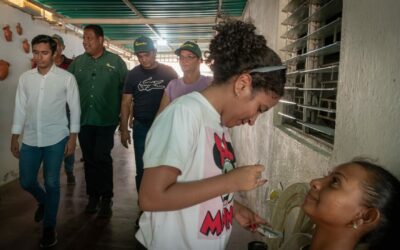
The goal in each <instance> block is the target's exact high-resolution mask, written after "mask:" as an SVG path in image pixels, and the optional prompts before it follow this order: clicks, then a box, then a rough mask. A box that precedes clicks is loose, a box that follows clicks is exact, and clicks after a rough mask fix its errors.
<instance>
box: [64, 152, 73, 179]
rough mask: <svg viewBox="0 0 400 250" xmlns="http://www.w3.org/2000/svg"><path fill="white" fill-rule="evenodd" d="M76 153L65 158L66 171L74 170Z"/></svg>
mask: <svg viewBox="0 0 400 250" xmlns="http://www.w3.org/2000/svg"><path fill="white" fill-rule="evenodd" d="M74 163H75V153H73V154H72V155H69V156H67V157H65V158H64V169H65V172H66V173H71V174H72V172H73V170H74Z"/></svg>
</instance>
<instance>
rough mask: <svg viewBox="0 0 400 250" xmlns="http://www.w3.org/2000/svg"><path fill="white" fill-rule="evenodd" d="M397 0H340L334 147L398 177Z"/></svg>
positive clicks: (337, 158) (337, 156)
mask: <svg viewBox="0 0 400 250" xmlns="http://www.w3.org/2000/svg"><path fill="white" fill-rule="evenodd" d="M399 10H400V1H397V0H386V1H374V0H365V1H362V4H359V2H358V1H350V0H347V1H344V4H343V24H342V25H343V29H342V30H343V35H342V37H343V38H342V45H341V46H342V48H341V49H342V50H341V61H342V63H341V65H340V85H339V89H338V100H337V101H338V103H337V109H338V112H337V123H336V128H337V129H336V134H335V140H336V143H335V148H334V153H333V159H332V162H334V163H337V162H343V161H345V160H347V159H349V158H351V157H352V156H353V155H361V154H362V155H366V156H369V157H372V158H374V159H376V160H378V161H379V162H380V163H382V164H383V165H385V166H387V168H388V169H390V170H391V171H392V172H393V173H395V174H396V175H397V176H398V177H400V157H399V153H400V65H399V58H400V27H399V24H400V15H399Z"/></svg>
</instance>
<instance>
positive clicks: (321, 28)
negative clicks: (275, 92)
mask: <svg viewBox="0 0 400 250" xmlns="http://www.w3.org/2000/svg"><path fill="white" fill-rule="evenodd" d="M282 11H283V12H284V13H286V15H287V18H286V19H285V20H284V21H283V22H282V25H285V26H286V32H285V33H284V34H283V35H282V36H281V38H283V39H285V41H286V45H285V47H283V48H282V49H281V50H282V51H283V52H284V54H285V58H286V60H285V61H284V63H285V64H286V65H287V68H288V70H287V83H286V87H285V96H284V97H283V98H282V100H281V101H280V102H281V103H282V105H283V109H282V112H279V113H278V114H279V115H281V116H282V120H283V123H284V124H288V125H290V126H292V127H295V128H297V129H298V130H299V131H301V132H302V133H304V134H307V135H309V136H312V137H313V138H315V139H317V140H320V141H323V142H326V143H328V144H333V143H334V135H335V119H336V93H337V84H338V74H339V63H340V38H341V16H342V0H329V1H328V0H291V1H289V3H288V4H287V5H286V6H285V7H284V8H283V9H282Z"/></svg>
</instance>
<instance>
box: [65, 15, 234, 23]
mask: <svg viewBox="0 0 400 250" xmlns="http://www.w3.org/2000/svg"><path fill="white" fill-rule="evenodd" d="M237 18H238V19H240V18H241V17H237ZM63 21H64V22H66V23H71V24H91V23H96V24H145V25H146V24H215V17H195V18H192V17H174V18H129V19H128V18H119V19H118V18H64V19H63Z"/></svg>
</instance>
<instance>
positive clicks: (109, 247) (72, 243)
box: [0, 134, 257, 250]
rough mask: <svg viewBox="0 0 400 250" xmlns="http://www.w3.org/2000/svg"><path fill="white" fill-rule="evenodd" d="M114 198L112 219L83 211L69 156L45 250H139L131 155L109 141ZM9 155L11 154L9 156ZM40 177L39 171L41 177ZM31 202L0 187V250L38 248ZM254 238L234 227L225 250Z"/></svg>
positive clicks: (239, 249) (14, 188)
mask: <svg viewBox="0 0 400 250" xmlns="http://www.w3.org/2000/svg"><path fill="white" fill-rule="evenodd" d="M114 143H115V146H114V149H113V152H112V156H113V159H114V198H113V203H114V204H113V216H112V217H111V218H110V219H98V218H96V215H88V214H85V213H84V209H85V206H86V204H87V196H86V188H85V178H84V171H83V162H80V161H79V159H80V158H81V152H80V150H79V149H78V150H77V151H76V154H75V158H76V161H75V166H74V174H75V177H76V184H75V185H67V182H66V179H67V178H66V175H65V173H64V167H62V169H61V176H60V183H61V200H60V205H59V211H58V217H57V228H56V230H57V235H58V244H57V245H56V246H54V247H52V248H50V249H57V250H60V249H63V250H75V249H76V250H113V249H115V250H122V249H132V250H134V249H139V248H138V247H137V246H136V244H137V241H136V240H135V237H134V234H135V232H136V228H135V220H136V216H137V214H138V209H139V208H138V206H137V193H136V187H135V167H134V153H133V148H132V145H130V148H129V149H128V150H127V149H125V148H124V147H122V145H121V143H120V142H119V135H118V134H116V135H115V138H114ZM10 154H11V153H10ZM41 175H42V173H41V172H39V176H40V177H39V178H40V179H41ZM36 208H37V203H36V202H35V200H34V199H33V197H32V196H31V195H30V194H29V193H27V192H25V191H23V190H22V188H21V187H20V185H19V182H18V180H15V181H12V182H11V183H8V184H6V185H4V186H1V187H0V249H1V250H32V249H41V248H40V247H39V239H40V237H41V233H42V232H41V229H42V228H41V224H38V223H35V222H34V220H33V217H34V213H35V211H36ZM254 237H257V236H256V235H252V234H250V233H249V232H247V231H245V230H243V229H241V227H240V226H238V225H234V230H233V233H232V235H231V241H230V243H229V245H228V247H227V249H228V250H245V249H247V243H248V242H249V241H251V240H253V238H254Z"/></svg>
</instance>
